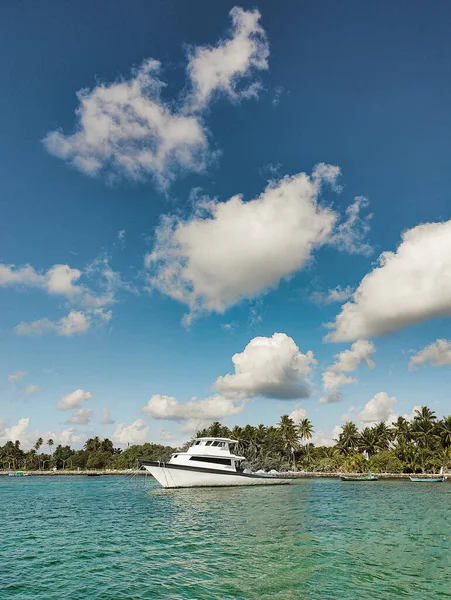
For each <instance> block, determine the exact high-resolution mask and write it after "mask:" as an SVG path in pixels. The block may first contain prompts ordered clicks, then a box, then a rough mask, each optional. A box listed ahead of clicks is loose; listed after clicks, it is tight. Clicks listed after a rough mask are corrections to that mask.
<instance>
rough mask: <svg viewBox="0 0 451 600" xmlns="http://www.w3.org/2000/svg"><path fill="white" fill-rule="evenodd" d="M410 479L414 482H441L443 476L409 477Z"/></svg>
mask: <svg viewBox="0 0 451 600" xmlns="http://www.w3.org/2000/svg"><path fill="white" fill-rule="evenodd" d="M409 479H410V481H413V482H414V483H442V482H443V481H445V477H444V476H443V475H442V476H441V477H409Z"/></svg>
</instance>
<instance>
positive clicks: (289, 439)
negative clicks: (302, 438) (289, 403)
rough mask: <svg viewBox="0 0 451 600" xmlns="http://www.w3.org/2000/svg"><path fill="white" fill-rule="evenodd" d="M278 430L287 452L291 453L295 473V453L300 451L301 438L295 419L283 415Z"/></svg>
mask: <svg viewBox="0 0 451 600" xmlns="http://www.w3.org/2000/svg"><path fill="white" fill-rule="evenodd" d="M278 428H279V431H280V433H281V435H282V439H283V445H284V448H285V450H286V451H287V452H290V453H291V456H292V463H293V471H294V470H295V469H296V461H295V452H296V451H298V450H299V438H298V434H297V432H296V426H295V424H294V421H293V419H290V417H289V416H288V415H282V416H281V417H280V423H278Z"/></svg>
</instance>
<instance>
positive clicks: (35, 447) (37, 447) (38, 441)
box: [34, 437, 44, 452]
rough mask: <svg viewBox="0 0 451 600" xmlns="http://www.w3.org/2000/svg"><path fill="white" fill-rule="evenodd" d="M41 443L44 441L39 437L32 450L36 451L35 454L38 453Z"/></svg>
mask: <svg viewBox="0 0 451 600" xmlns="http://www.w3.org/2000/svg"><path fill="white" fill-rule="evenodd" d="M43 443H44V440H43V439H42V438H41V437H40V438H38V439H37V440H36V444H35V445H34V449H35V450H36V452H38V451H39V448H40V447H41V446H42V444H43Z"/></svg>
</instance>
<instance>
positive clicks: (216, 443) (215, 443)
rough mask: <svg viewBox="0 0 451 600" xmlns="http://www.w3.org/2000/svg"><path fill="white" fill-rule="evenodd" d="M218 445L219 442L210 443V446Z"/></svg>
mask: <svg viewBox="0 0 451 600" xmlns="http://www.w3.org/2000/svg"><path fill="white" fill-rule="evenodd" d="M219 445H220V442H213V443H212V446H219Z"/></svg>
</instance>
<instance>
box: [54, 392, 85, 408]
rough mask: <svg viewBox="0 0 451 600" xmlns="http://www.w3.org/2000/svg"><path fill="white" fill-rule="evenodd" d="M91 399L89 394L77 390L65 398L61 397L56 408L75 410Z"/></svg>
mask: <svg viewBox="0 0 451 600" xmlns="http://www.w3.org/2000/svg"><path fill="white" fill-rule="evenodd" d="M91 397H92V394H91V392H85V391H84V390H81V389H78V390H75V391H73V392H71V393H70V394H67V395H66V396H61V398H60V399H59V401H58V408H59V409H60V410H71V409H72V408H77V407H78V406H80V405H81V403H82V402H84V401H85V400H89V399H90V398H91Z"/></svg>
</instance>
